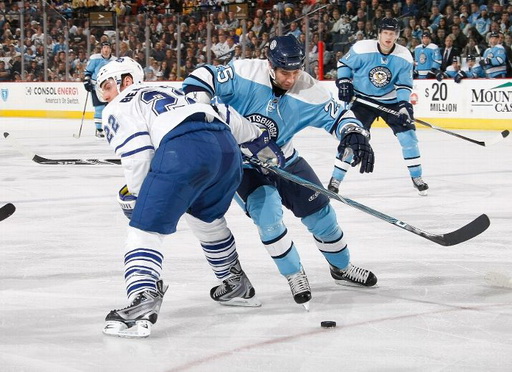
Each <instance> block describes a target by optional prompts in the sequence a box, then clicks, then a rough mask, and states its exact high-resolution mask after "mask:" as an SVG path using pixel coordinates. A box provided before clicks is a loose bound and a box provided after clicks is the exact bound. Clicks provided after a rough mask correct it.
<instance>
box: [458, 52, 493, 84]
mask: <svg viewBox="0 0 512 372" xmlns="http://www.w3.org/2000/svg"><path fill="white" fill-rule="evenodd" d="M466 61H467V66H466V67H465V68H464V69H460V70H459V71H458V72H457V75H455V76H454V78H453V80H454V81H455V82H456V83H460V82H461V81H462V79H465V78H470V79H476V78H484V77H485V72H484V70H483V69H482V67H480V65H479V64H477V63H476V57H475V56H474V55H472V54H470V55H468V56H467V58H466Z"/></svg>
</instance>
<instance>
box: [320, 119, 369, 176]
mask: <svg viewBox="0 0 512 372" xmlns="http://www.w3.org/2000/svg"><path fill="white" fill-rule="evenodd" d="M344 132H345V133H344V136H343V137H342V138H341V140H340V144H339V146H338V153H339V154H345V150H346V149H350V150H352V154H353V159H352V164H351V165H352V166H353V167H355V166H357V165H358V164H361V166H360V168H359V173H371V172H373V163H374V162H375V155H374V154H373V149H372V147H371V146H370V132H368V131H367V130H365V129H363V128H361V127H359V126H357V125H348V127H347V129H345V130H344ZM329 184H330V183H329ZM338 185H339V182H338Z"/></svg>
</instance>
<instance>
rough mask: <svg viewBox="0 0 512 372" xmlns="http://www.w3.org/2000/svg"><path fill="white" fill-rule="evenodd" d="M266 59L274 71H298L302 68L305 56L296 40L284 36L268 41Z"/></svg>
mask: <svg viewBox="0 0 512 372" xmlns="http://www.w3.org/2000/svg"><path fill="white" fill-rule="evenodd" d="M267 58H268V60H269V61H270V64H271V65H272V68H274V69H275V68H282V69H283V70H298V69H301V68H302V67H303V66H304V60H305V58H306V55H305V54H304V50H303V49H302V46H301V45H300V43H299V41H298V40H297V38H296V37H295V36H293V35H286V36H276V37H273V38H272V39H270V41H269V47H268V50H267Z"/></svg>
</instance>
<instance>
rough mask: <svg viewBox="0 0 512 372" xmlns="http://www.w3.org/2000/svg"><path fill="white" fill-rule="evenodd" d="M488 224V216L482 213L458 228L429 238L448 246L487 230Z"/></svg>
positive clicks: (489, 223) (489, 222)
mask: <svg viewBox="0 0 512 372" xmlns="http://www.w3.org/2000/svg"><path fill="white" fill-rule="evenodd" d="M490 225H491V221H490V220H489V217H487V215H486V214H482V215H480V216H478V217H477V218H475V219H474V220H473V221H471V222H470V223H468V224H467V225H465V226H462V227H461V228H460V229H458V230H455V231H452V232H450V233H447V234H443V235H436V236H432V237H430V240H432V241H434V242H436V243H438V244H441V245H444V246H447V247H448V246H452V245H456V244H459V243H463V242H465V241H467V240H470V239H473V238H474V237H475V236H478V235H480V234H481V233H483V232H484V231H485V230H487V228H488V227H489V226H490Z"/></svg>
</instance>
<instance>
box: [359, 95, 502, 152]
mask: <svg viewBox="0 0 512 372" xmlns="http://www.w3.org/2000/svg"><path fill="white" fill-rule="evenodd" d="M354 101H356V102H359V103H362V104H363V105H366V106H369V107H373V108H375V109H377V110H380V111H382V112H386V113H388V114H391V115H395V116H399V115H400V114H399V112H398V111H395V110H392V109H390V108H388V107H386V106H383V105H379V104H377V103H375V102H371V101H367V100H365V99H363V98H359V97H356V98H355V99H354ZM414 121H415V122H416V123H418V124H421V125H424V126H426V127H429V128H431V129H434V130H437V131H440V132H443V133H446V134H449V135H451V136H454V137H457V138H460V139H463V140H465V141H469V142H472V143H475V144H477V145H480V146H484V147H485V146H489V145H491V144H494V143H496V142H499V141H501V140H502V139H503V138H505V137H507V136H508V135H509V133H510V132H509V131H508V130H504V131H502V132H501V133H500V137H499V138H498V139H497V140H494V141H490V142H489V141H488V142H487V143H486V142H485V141H478V140H475V139H473V138H469V137H466V136H463V135H461V134H459V133H455V132H452V131H450V130H448V129H444V128H440V127H437V126H435V125H432V124H430V123H428V122H426V121H423V120H420V119H414Z"/></svg>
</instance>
